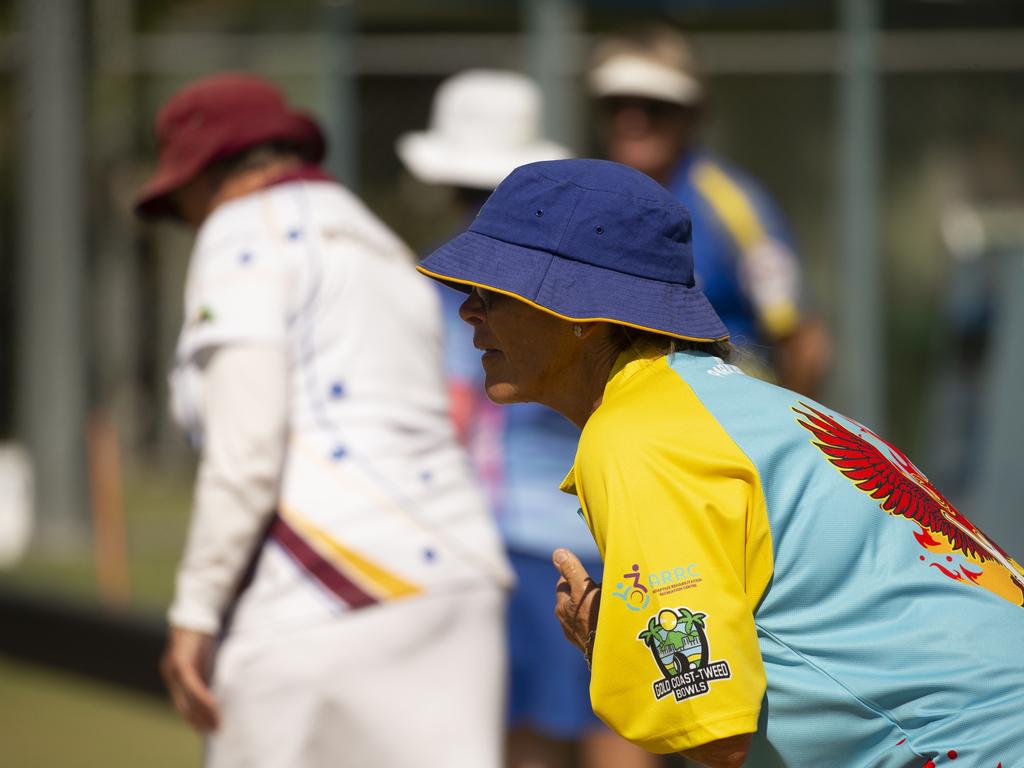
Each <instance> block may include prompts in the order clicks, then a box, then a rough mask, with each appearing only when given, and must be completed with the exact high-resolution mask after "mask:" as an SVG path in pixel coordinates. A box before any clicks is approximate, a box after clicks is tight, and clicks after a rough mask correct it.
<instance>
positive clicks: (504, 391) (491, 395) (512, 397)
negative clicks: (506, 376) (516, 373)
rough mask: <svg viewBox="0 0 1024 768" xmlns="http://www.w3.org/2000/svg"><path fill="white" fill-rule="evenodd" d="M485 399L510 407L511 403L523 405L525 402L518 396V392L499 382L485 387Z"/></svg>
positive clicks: (510, 385)
mask: <svg viewBox="0 0 1024 768" xmlns="http://www.w3.org/2000/svg"><path fill="white" fill-rule="evenodd" d="M486 390H487V399H488V400H490V401H491V402H492V403H497V404H498V405H511V404H512V403H525V402H526V400H525V399H524V398H523V397H522V396H521V395H520V394H519V390H518V389H517V388H516V387H515V386H513V385H512V384H509V383H507V382H504V381H501V382H497V383H494V384H490V383H488V384H487V385H486Z"/></svg>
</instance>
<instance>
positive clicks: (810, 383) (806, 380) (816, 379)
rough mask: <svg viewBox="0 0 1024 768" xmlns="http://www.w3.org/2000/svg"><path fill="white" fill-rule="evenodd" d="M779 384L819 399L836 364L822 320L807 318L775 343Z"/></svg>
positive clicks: (813, 317) (830, 341)
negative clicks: (825, 378)
mask: <svg viewBox="0 0 1024 768" xmlns="http://www.w3.org/2000/svg"><path fill="white" fill-rule="evenodd" d="M774 355H775V368H776V370H777V371H778V374H779V383H780V384H781V385H782V386H784V387H785V388H786V389H791V390H793V391H794V392H799V393H800V394H802V395H806V396H807V397H816V396H817V390H818V384H819V383H820V381H821V379H822V377H823V376H824V375H825V373H826V372H827V371H828V367H829V365H830V364H831V362H832V340H831V338H830V336H829V333H828V330H826V328H825V324H824V323H823V322H822V321H821V318H819V317H816V316H814V315H804V316H803V318H801V321H800V324H799V325H798V326H797V327H796V328H795V329H794V330H793V332H792V333H790V334H789V335H788V336H785V337H783V338H781V339H779V340H778V341H777V342H776V343H775V351H774Z"/></svg>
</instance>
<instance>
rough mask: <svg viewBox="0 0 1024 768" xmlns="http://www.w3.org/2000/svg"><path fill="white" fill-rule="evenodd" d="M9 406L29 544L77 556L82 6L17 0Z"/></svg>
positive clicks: (66, 0)
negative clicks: (13, 391)
mask: <svg viewBox="0 0 1024 768" xmlns="http://www.w3.org/2000/svg"><path fill="white" fill-rule="evenodd" d="M18 12H19V28H20V31H21V34H22V46H21V52H22V57H23V58H22V65H21V68H20V73H19V74H20V82H19V98H20V103H19V123H20V125H19V129H20V133H19V142H20V147H19V156H20V159H21V167H20V169H19V175H18V187H19V198H20V200H21V207H20V216H19V219H20V223H21V232H20V233H19V235H20V238H19V239H20V248H19V259H20V264H19V271H20V275H21V281H22V282H21V290H20V292H19V300H20V301H19V315H18V325H19V334H18V335H19V337H20V338H19V342H20V343H19V364H18V372H19V392H18V394H19V406H18V409H17V413H18V417H19V421H20V430H21V432H22V434H23V435H24V436H25V439H26V442H27V444H28V447H29V451H30V452H31V455H32V460H33V463H34V465H35V473H36V478H37V496H36V498H37V503H38V509H39V512H40V524H41V525H40V532H41V535H42V541H41V543H42V544H43V545H44V546H47V547H51V548H68V549H70V548H79V547H82V546H84V545H85V544H86V543H87V542H88V539H87V538H84V537H83V536H82V534H83V532H84V531H85V529H86V526H87V520H88V515H89V495H88V493H87V491H86V481H85V410H86V391H85V390H86V376H85V361H84V355H83V349H84V347H85V334H84V332H83V324H84V323H83V320H84V314H83V311H82V293H83V292H82V283H83V279H84V271H85V265H84V261H85V255H86V228H85V215H84V213H85V211H84V195H83V192H84V189H83V183H84V172H85V168H84V156H85V134H86V129H87V126H86V122H85V104H84V94H85V90H86V88H85V86H86V79H85V77H84V39H83V35H82V30H83V28H84V23H83V22H84V19H83V18H82V5H81V3H80V2H79V1H78V0H20V2H19V4H18Z"/></svg>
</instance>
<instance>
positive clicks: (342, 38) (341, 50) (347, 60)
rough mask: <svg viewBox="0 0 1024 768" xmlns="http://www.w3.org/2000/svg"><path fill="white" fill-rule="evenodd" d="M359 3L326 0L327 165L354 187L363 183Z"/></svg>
mask: <svg viewBox="0 0 1024 768" xmlns="http://www.w3.org/2000/svg"><path fill="white" fill-rule="evenodd" d="M355 6H356V0H324V29H325V37H326V40H325V43H326V44H325V47H324V50H325V52H324V55H325V57H326V61H325V62H324V83H323V103H324V118H325V119H324V128H325V130H326V133H327V145H328V154H327V162H326V165H327V168H328V170H330V172H331V173H332V174H333V175H334V177H335V178H336V179H338V181H340V182H341V183H342V184H344V185H345V186H346V187H348V188H349V189H351V190H353V191H356V190H357V189H358V186H359V165H358V162H357V157H358V154H357V147H358V142H359V121H358V119H357V111H358V106H359V105H358V92H357V87H356V63H355V46H356V23H355V13H356V7H355Z"/></svg>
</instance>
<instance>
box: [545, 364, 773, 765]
mask: <svg viewBox="0 0 1024 768" xmlns="http://www.w3.org/2000/svg"><path fill="white" fill-rule="evenodd" d="M651 376H652V378H651V379H650V380H649V381H650V382H651V383H649V384H648V385H647V386H646V387H642V388H641V386H640V385H639V384H637V385H636V386H637V390H636V394H634V397H636V398H638V400H637V403H639V404H642V405H643V407H640V406H639V405H638V406H633V407H626V406H625V405H624V404H623V403H621V402H620V403H618V407H616V408H613V409H611V410H609V411H605V412H601V411H600V410H599V411H598V412H597V413H596V414H595V415H594V416H593V417H591V421H590V422H589V423H588V424H587V426H586V428H585V429H584V432H583V436H582V438H581V441H580V446H579V450H578V453H577V459H576V466H575V468H574V472H573V476H572V482H571V483H570V481H568V480H567V483H566V484H565V485H564V486H563V487H568V486H570V485H574V486H575V490H576V492H577V495H578V497H579V499H580V505H581V508H582V510H583V513H584V516H585V517H586V519H587V521H588V524H589V525H590V528H591V531H592V533H593V534H594V539H595V541H596V543H597V545H598V549H599V550H600V552H601V556H602V558H603V560H604V568H603V580H604V588H603V589H602V590H600V592H599V593H598V594H595V596H594V597H593V598H591V599H592V600H599V605H600V612H599V616H600V621H599V625H598V626H597V628H596V631H594V627H593V626H591V627H590V629H589V631H590V632H593V634H592V635H589V636H587V637H588V640H589V638H590V637H593V651H592V654H591V663H592V672H591V682H590V698H591V703H592V706H593V708H594V711H595V713H596V714H597V715H598V716H599V717H600V718H601V719H602V720H603V721H604V722H605V723H606V724H608V726H609V727H611V728H612V729H613V730H614V731H616V732H617V733H619V734H620V735H622V736H623V737H624V738H626V739H627V740H629V741H631V742H633V743H634V744H636V745H637V746H640V747H642V748H644V749H646V750H648V751H651V752H656V753H668V752H684V751H688V750H691V749H695V748H697V747H701V746H704V745H706V744H709V743H712V742H716V741H720V740H726V739H732V738H733V737H738V736H742V735H744V734H749V733H753V732H755V731H756V730H757V722H758V715H759V711H760V707H761V702H762V699H763V695H764V691H765V670H764V665H763V663H762V660H761V653H760V646H759V643H758V639H757V632H756V628H755V626H754V616H753V612H754V609H755V606H756V604H757V601H758V600H759V599H760V597H761V595H762V593H763V590H764V588H765V585H766V584H767V583H768V580H769V578H770V575H771V569H772V561H771V549H770V539H769V538H768V530H767V512H766V506H765V501H764V497H763V494H762V493H761V491H760V484H759V480H758V476H757V471H756V468H755V467H753V465H751V463H750V461H749V459H747V457H746V456H745V454H743V452H742V451H740V450H739V448H738V447H737V446H736V445H735V444H734V443H733V442H732V441H731V440H730V438H729V437H728V435H727V434H726V433H724V432H723V431H722V429H721V427H720V426H718V424H717V423H716V422H715V421H714V420H713V418H712V417H711V416H710V414H708V413H707V412H706V411H704V410H703V409H702V406H701V405H700V403H699V401H697V400H696V397H695V395H694V394H693V393H692V391H690V390H689V389H687V388H685V386H684V385H682V384H681V383H680V382H679V379H678V378H677V377H675V376H674V375H664V376H660V375H659V376H657V377H656V378H655V374H651ZM639 398H643V399H639ZM666 403H669V404H671V405H670V407H671V408H672V409H674V410H673V412H674V413H677V416H678V417H674V418H666V414H664V413H662V412H661V410H660V409H661V408H662V407H664V406H663V404H666ZM648 407H650V410H648ZM734 745H735V742H724V743H723V744H721V745H718V747H725V746H734ZM708 749H709V750H711V749H715V748H710V747H709V748H708Z"/></svg>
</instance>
